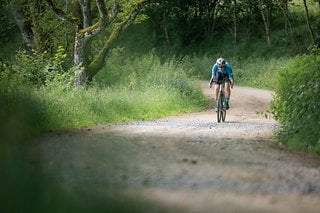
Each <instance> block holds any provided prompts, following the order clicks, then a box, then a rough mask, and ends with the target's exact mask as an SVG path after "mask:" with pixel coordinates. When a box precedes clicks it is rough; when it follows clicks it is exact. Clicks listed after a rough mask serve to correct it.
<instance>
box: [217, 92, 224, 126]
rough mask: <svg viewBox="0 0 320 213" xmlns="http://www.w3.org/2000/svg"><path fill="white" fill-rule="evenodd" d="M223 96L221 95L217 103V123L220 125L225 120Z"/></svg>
mask: <svg viewBox="0 0 320 213" xmlns="http://www.w3.org/2000/svg"><path fill="white" fill-rule="evenodd" d="M223 99H224V97H223V95H222V94H220V95H219V97H218V103H217V121H218V123H220V122H221V121H223V122H224V119H225V111H224V109H223Z"/></svg>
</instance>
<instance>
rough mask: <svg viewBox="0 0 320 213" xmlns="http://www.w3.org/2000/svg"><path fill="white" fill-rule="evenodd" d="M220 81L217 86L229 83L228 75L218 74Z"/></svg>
mask: <svg viewBox="0 0 320 213" xmlns="http://www.w3.org/2000/svg"><path fill="white" fill-rule="evenodd" d="M217 75H218V79H217V81H216V84H223V83H227V82H229V81H230V80H229V78H228V73H222V72H217Z"/></svg>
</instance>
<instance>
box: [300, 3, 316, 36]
mask: <svg viewBox="0 0 320 213" xmlns="http://www.w3.org/2000/svg"><path fill="white" fill-rule="evenodd" d="M303 4H304V9H305V12H306V20H307V25H308V29H309V33H310V37H311V39H312V41H314V39H315V37H314V34H313V30H312V27H311V22H310V16H309V10H308V6H307V2H306V0H303Z"/></svg>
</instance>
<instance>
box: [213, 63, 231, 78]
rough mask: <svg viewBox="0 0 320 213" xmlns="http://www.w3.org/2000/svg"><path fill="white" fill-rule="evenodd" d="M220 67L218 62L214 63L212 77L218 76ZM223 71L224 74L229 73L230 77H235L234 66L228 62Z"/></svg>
mask: <svg viewBox="0 0 320 213" xmlns="http://www.w3.org/2000/svg"><path fill="white" fill-rule="evenodd" d="M218 69H219V66H218V64H215V65H213V67H212V76H211V77H216V76H217V72H218ZM221 71H222V73H223V74H227V75H228V78H229V79H230V78H233V73H232V68H231V66H230V64H228V63H226V64H225V66H224V68H223V69H222V70H221Z"/></svg>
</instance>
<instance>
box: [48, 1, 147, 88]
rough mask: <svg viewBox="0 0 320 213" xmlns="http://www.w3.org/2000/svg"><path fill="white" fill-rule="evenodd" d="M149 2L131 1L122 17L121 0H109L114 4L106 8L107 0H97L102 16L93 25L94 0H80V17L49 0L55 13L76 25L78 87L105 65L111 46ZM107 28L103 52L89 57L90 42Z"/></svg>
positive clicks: (75, 43) (75, 64) (74, 26)
mask: <svg viewBox="0 0 320 213" xmlns="http://www.w3.org/2000/svg"><path fill="white" fill-rule="evenodd" d="M147 1H148V0H141V1H139V2H138V3H136V4H132V2H131V6H130V7H126V10H125V11H123V10H122V14H121V16H119V15H118V14H119V8H120V7H121V5H119V3H117V2H118V1H109V2H108V3H109V4H113V7H112V8H111V7H110V5H109V7H106V5H105V1H104V0H95V4H96V8H97V10H98V13H99V19H98V21H97V22H96V23H93V24H91V21H92V20H91V15H92V10H91V7H90V5H91V0H79V4H80V8H81V17H77V16H73V15H72V14H69V13H66V12H64V11H63V10H62V9H60V8H58V7H57V6H56V5H55V4H54V3H53V1H52V0H46V3H47V5H48V6H49V8H50V9H51V10H52V11H53V12H54V13H55V14H56V16H57V17H59V18H60V19H61V20H63V21H64V22H66V23H68V24H69V25H70V26H72V27H73V28H74V31H75V39H74V54H73V65H74V67H75V68H76V69H75V70H76V73H75V75H76V76H75V81H74V84H75V85H76V86H82V85H85V84H86V83H87V82H88V81H91V80H92V78H93V77H94V76H95V75H96V74H97V73H98V72H99V71H100V70H101V69H102V68H103V66H104V65H105V61H106V56H107V53H108V51H109V50H110V49H111V46H112V44H113V43H114V41H115V40H116V39H117V38H118V37H119V35H120V33H121V32H122V31H123V30H124V29H125V28H126V27H127V26H129V25H130V24H131V23H132V22H133V21H134V20H135V19H136V17H137V16H138V14H139V12H140V11H141V9H142V8H143V6H144V4H145V3H146V2H147ZM135 2H137V1H135ZM127 3H128V2H127ZM128 4H129V3H128ZM123 12H125V14H123ZM106 28H108V29H109V30H110V29H111V31H110V33H109V34H108V36H107V37H106V38H105V40H106V42H105V43H104V45H103V46H101V49H100V52H99V53H98V54H95V55H94V56H93V57H92V59H91V60H89V57H88V54H89V53H90V45H91V42H90V41H91V40H92V39H93V38H95V37H96V36H97V35H99V34H101V33H102V32H104V31H105V30H106Z"/></svg>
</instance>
